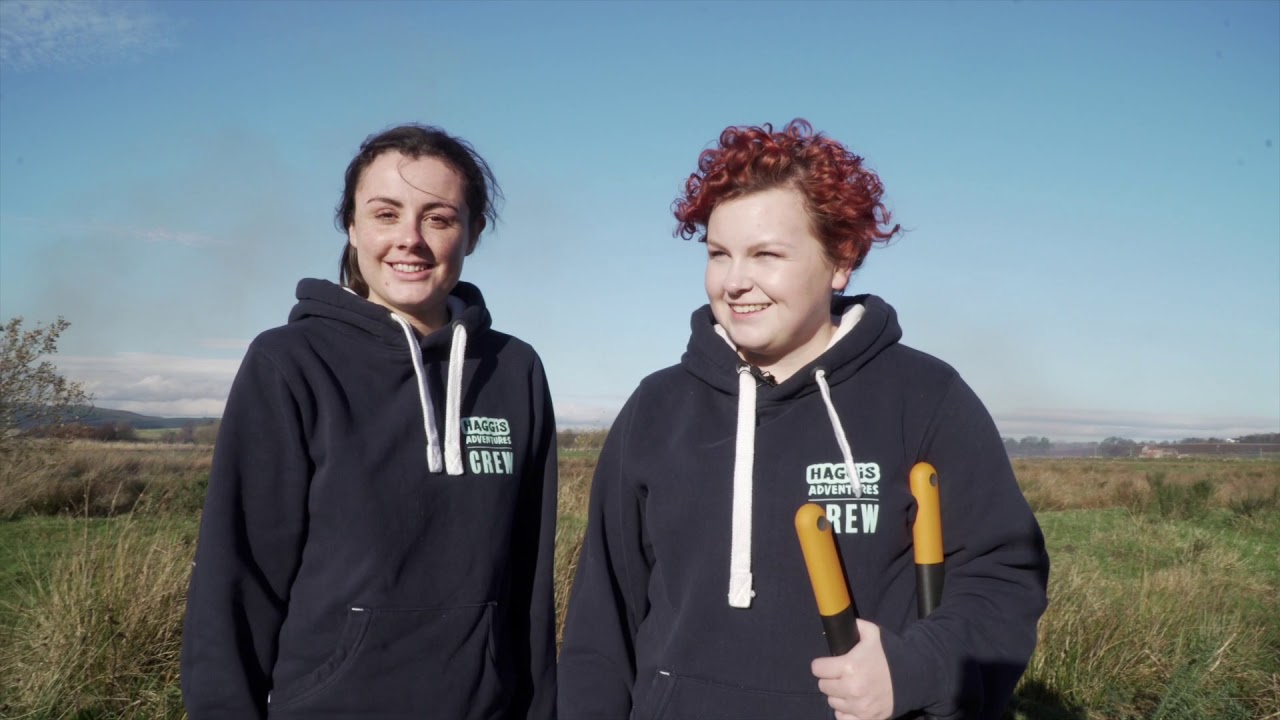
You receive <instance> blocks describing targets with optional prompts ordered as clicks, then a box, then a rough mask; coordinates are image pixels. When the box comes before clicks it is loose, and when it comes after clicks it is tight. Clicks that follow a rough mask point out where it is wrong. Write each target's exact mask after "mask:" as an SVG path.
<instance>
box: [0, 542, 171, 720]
mask: <svg viewBox="0 0 1280 720" xmlns="http://www.w3.org/2000/svg"><path fill="white" fill-rule="evenodd" d="M192 552H193V546H192V538H191V537H190V534H189V532H187V533H184V532H181V531H179V530H175V529H174V528H173V527H172V526H169V525H166V524H164V523H162V522H161V523H153V522H146V521H144V520H141V519H139V518H135V517H128V518H121V519H119V520H116V521H115V522H113V523H112V525H111V526H110V528H109V529H108V531H107V532H103V533H90V532H89V529H88V526H84V527H83V529H82V530H81V537H80V538H79V539H78V541H77V542H75V543H73V545H72V551H71V552H68V553H66V554H64V555H62V556H61V557H60V558H58V559H57V560H56V561H55V563H54V565H53V566H52V567H51V568H50V569H49V570H48V572H47V573H44V574H40V575H37V576H36V577H35V578H34V582H33V584H31V585H30V586H29V587H28V589H27V590H26V591H25V592H24V593H23V595H22V596H21V597H19V598H18V599H17V601H16V603H15V605H16V606H15V607H11V608H8V609H9V611H10V612H11V613H12V614H13V615H14V616H15V617H16V618H17V622H15V623H14V624H13V625H12V627H10V628H9V629H8V631H7V636H6V637H4V638H3V640H4V644H5V649H4V651H3V652H0V702H3V707H0V714H3V715H4V716H5V717H11V718H15V720H16V719H17V718H33V719H35V718H39V719H40V720H79V719H81V718H119V719H120V720H143V719H147V720H151V719H156V718H159V719H167V718H175V719H176V718H181V717H184V713H183V710H182V702H181V696H180V693H179V690H178V653H179V649H180V647H181V642H182V613H183V609H184V607H185V596H186V590H187V580H188V577H189V573H190V567H191V556H192Z"/></svg>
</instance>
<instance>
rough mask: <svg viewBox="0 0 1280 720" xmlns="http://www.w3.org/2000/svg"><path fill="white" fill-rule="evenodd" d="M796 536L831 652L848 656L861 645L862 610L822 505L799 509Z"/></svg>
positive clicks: (833, 654)
mask: <svg viewBox="0 0 1280 720" xmlns="http://www.w3.org/2000/svg"><path fill="white" fill-rule="evenodd" d="M796 535H797V536H798V537H799V538H800V551H801V552H802V553H804V564H805V567H807V568H808V569H809V582H810V583H812V584H813V597H814V598H815V599H816V600H817V601H818V614H819V615H820V616H822V632H823V634H824V635H826V636H827V648H828V649H830V651H831V655H832V656H833V657H834V656H837V655H844V654H845V653H847V652H849V651H850V650H852V649H853V646H854V645H857V644H858V640H859V639H860V638H859V637H858V622H857V621H858V609H857V608H856V607H854V605H853V600H852V599H851V598H850V597H849V585H848V583H847V582H846V581H845V577H844V568H843V567H842V566H841V565H840V557H839V555H837V554H836V540H835V536H834V534H833V533H832V530H831V523H830V522H828V521H827V514H826V512H825V511H823V509H822V507H821V506H820V505H817V504H816V503H806V504H804V505H802V506H800V509H799V510H797V511H796Z"/></svg>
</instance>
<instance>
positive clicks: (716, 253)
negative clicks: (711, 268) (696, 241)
mask: <svg viewBox="0 0 1280 720" xmlns="http://www.w3.org/2000/svg"><path fill="white" fill-rule="evenodd" d="M707 257H709V258H722V257H727V253H725V251H723V250H707Z"/></svg>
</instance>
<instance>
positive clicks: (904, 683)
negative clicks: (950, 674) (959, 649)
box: [880, 627, 952, 718]
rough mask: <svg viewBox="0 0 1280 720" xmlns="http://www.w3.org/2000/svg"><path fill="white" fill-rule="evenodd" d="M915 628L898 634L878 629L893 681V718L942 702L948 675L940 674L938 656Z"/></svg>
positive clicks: (948, 685) (940, 668) (941, 669)
mask: <svg viewBox="0 0 1280 720" xmlns="http://www.w3.org/2000/svg"><path fill="white" fill-rule="evenodd" d="M912 630H918V628H908V630H907V633H905V634H903V635H898V634H897V633H894V632H891V631H889V630H888V629H886V628H884V627H881V628H880V646H881V647H882V648H883V649H884V657H885V660H886V661H888V663H889V678H890V680H891V681H892V683H893V717H895V718H896V717H899V716H902V715H905V714H907V713H910V712H912V711H916V710H925V709H927V708H930V707H936V706H938V705H943V704H945V703H942V702H941V701H942V699H943V697H944V694H945V692H946V689H947V688H948V687H950V686H951V684H952V683H951V682H950V680H951V679H950V678H946V677H943V664H942V658H940V657H938V655H937V653H931V652H929V651H928V649H927V643H924V642H922V640H924V638H923V637H921V633H919V632H911V631H912Z"/></svg>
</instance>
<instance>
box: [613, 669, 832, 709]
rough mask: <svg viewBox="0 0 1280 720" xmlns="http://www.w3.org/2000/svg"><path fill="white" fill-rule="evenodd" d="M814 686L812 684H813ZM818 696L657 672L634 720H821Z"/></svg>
mask: <svg viewBox="0 0 1280 720" xmlns="http://www.w3.org/2000/svg"><path fill="white" fill-rule="evenodd" d="M815 683H816V681H815ZM830 716H831V710H830V707H829V706H828V705H827V699H826V696H825V695H823V694H822V693H820V692H817V691H814V692H811V693H784V692H772V691H768V690H755V689H752V688H743V687H738V686H735V685H728V684H725V683H719V682H713V681H711V680H704V679H701V678H696V677H690V676H681V675H675V674H673V673H670V672H667V671H665V670H664V671H661V672H659V673H658V674H657V675H655V676H654V678H653V684H652V686H651V687H650V690H649V693H648V694H647V695H646V697H645V698H644V699H643V700H642V701H641V705H640V707H638V708H636V712H635V714H634V715H633V717H634V720H809V719H810V718H812V719H813V720H824V719H825V718H829V717H830Z"/></svg>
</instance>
